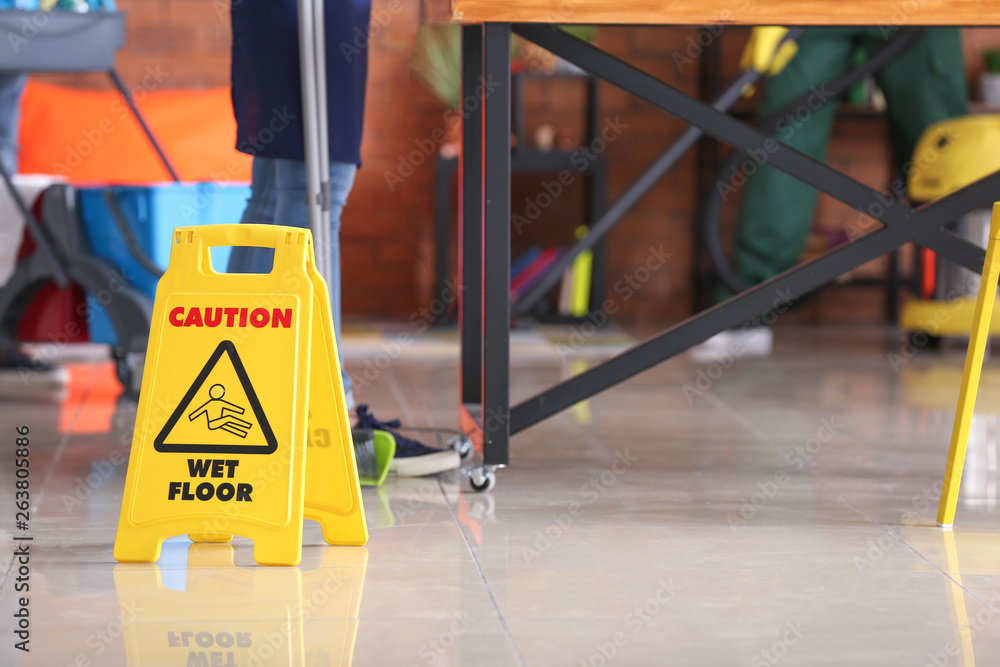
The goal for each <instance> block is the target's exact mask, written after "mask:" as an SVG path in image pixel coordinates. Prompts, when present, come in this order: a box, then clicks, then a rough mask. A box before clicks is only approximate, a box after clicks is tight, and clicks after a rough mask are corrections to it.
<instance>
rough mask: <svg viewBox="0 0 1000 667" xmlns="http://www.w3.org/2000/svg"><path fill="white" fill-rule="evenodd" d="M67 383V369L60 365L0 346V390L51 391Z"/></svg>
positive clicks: (13, 391) (15, 391)
mask: <svg viewBox="0 0 1000 667" xmlns="http://www.w3.org/2000/svg"><path fill="white" fill-rule="evenodd" d="M67 384H69V371H67V370H66V369H65V368H63V367H62V366H58V365H56V364H50V363H48V362H46V361H43V360H41V359H33V358H31V357H29V356H28V355H26V354H22V353H20V352H18V351H17V350H16V349H13V348H5V347H0V390H3V391H4V393H7V394H10V393H14V394H16V393H17V392H23V391H29V392H31V391H52V390H55V389H62V388H63V387H65V386H66V385H67Z"/></svg>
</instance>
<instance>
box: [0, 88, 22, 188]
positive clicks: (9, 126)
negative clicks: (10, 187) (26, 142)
mask: <svg viewBox="0 0 1000 667" xmlns="http://www.w3.org/2000/svg"><path fill="white" fill-rule="evenodd" d="M25 81H27V76H26V75H25V74H24V73H23V72H4V73H0V162H3V166H4V168H5V169H6V170H7V173H8V174H10V175H11V176H13V175H14V174H16V173H17V132H18V123H19V122H20V119H21V93H22V92H23V91H24V82H25Z"/></svg>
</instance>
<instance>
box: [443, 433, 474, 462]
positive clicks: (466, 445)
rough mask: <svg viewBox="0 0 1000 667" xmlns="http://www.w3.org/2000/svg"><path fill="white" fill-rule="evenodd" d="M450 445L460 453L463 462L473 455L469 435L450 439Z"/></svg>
mask: <svg viewBox="0 0 1000 667" xmlns="http://www.w3.org/2000/svg"><path fill="white" fill-rule="evenodd" d="M448 445H449V446H450V447H451V448H452V449H454V450H455V451H456V452H457V453H458V455H459V456H460V457H461V458H462V460H463V461H464V460H466V459H467V458H469V456H470V455H471V454H472V440H470V439H469V436H467V435H456V436H455V437H453V438H449V439H448Z"/></svg>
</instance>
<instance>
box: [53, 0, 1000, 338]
mask: <svg viewBox="0 0 1000 667" xmlns="http://www.w3.org/2000/svg"><path fill="white" fill-rule="evenodd" d="M119 5H120V6H121V8H122V9H123V10H124V11H125V12H127V13H128V40H127V44H126V47H125V48H124V49H123V50H122V52H121V53H120V54H119V58H118V63H119V67H120V70H121V72H122V75H123V77H124V78H125V80H126V81H127V82H129V83H132V84H135V83H138V81H139V80H141V78H142V76H143V72H144V70H145V68H146V67H147V66H150V65H152V66H156V65H159V66H161V67H162V68H163V69H165V70H166V71H167V72H169V77H168V79H167V82H166V83H165V85H168V86H171V87H210V86H225V85H228V82H229V39H230V38H229V17H228V0H119ZM388 7H390V5H389V0H375V2H374V9H375V11H376V15H378V16H381V17H382V19H381V20H378V21H376V22H375V24H374V25H373V29H372V36H371V49H370V62H369V68H370V69H369V71H370V78H369V87H368V111H367V115H366V130H365V140H364V146H363V155H362V159H363V160H364V167H363V169H362V170H361V171H360V172H359V175H358V179H357V182H356V184H355V187H354V191H353V192H352V194H351V198H350V200H349V203H348V207H347V210H346V212H345V214H344V229H343V232H342V243H343V258H344V259H343V262H344V275H345V277H344V310H345V312H346V313H347V314H348V315H364V316H391V317H399V318H406V317H408V316H409V314H411V313H413V312H417V311H418V309H419V308H420V307H421V306H423V305H426V304H427V303H428V302H429V301H430V299H431V291H432V277H433V276H432V265H433V260H434V252H433V245H432V241H433V185H434V169H433V165H432V163H431V160H430V159H427V160H425V161H423V163H422V164H419V165H416V166H414V169H413V173H412V175H410V176H409V177H407V178H406V179H404V181H403V182H402V183H395V184H393V185H392V186H391V187H390V185H389V184H388V183H387V181H386V176H385V174H386V172H395V171H397V169H398V167H399V164H400V160H404V161H405V160H407V159H408V158H407V157H406V156H408V155H410V154H411V153H412V152H413V151H414V150H418V149H419V143H418V142H423V143H424V144H425V145H426V142H427V140H428V139H430V140H431V141H434V137H435V136H436V135H435V131H436V130H440V129H442V128H444V127H445V125H446V123H445V120H444V116H443V109H442V108H441V107H440V106H439V105H438V104H437V102H436V100H435V99H434V98H433V97H432V96H431V95H430V94H429V93H428V92H427V91H426V90H425V89H424V88H423V87H422V86H421V85H419V84H418V83H416V82H415V81H414V80H413V79H412V78H411V76H410V73H409V68H408V59H409V55H410V52H411V49H412V46H413V41H414V35H415V31H416V27H417V25H418V21H419V11H420V10H419V4H418V3H416V2H405V3H402V4H393V5H392V7H394V8H397V9H398V10H399V11H396V12H395V13H393V12H390V11H388V10H387V8H388ZM379 10H382V11H381V13H379ZM696 34H697V33H696V31H695V30H693V29H688V28H649V27H647V28H633V27H626V28H602V29H601V30H600V32H599V36H598V42H599V44H600V45H601V46H603V47H604V48H606V49H608V50H609V51H610V52H611V53H613V54H615V55H617V56H619V57H621V58H623V59H625V60H627V61H628V62H630V63H632V64H635V65H637V66H638V67H641V68H642V69H644V70H645V71H647V72H649V73H650V74H653V75H655V76H658V77H660V78H662V79H664V80H665V81H667V82H669V83H671V84H672V85H675V86H677V87H679V88H680V89H681V90H684V91H687V92H691V93H694V92H695V90H696V81H697V72H698V70H697V67H698V63H697V62H694V63H685V64H684V66H683V67H681V68H678V66H677V64H676V63H675V60H674V57H673V56H674V54H675V53H684V52H685V49H687V48H689V46H690V44H691V41H690V40H691V39H692V38H693V37H694V36H695V35H696ZM745 34H746V32H745V30H743V29H731V30H730V31H729V32H728V33H727V34H726V35H725V37H724V38H723V39H722V42H721V43H722V44H723V47H724V53H725V57H726V61H727V63H729V68H731V67H733V66H734V65H735V60H736V59H737V58H738V53H739V51H740V49H741V47H742V41H743V39H744V35H745ZM987 44H994V45H996V44H1000V33H998V32H997V31H992V30H975V31H969V32H968V37H967V43H966V50H967V51H968V52H969V54H970V57H969V59H968V60H969V69H970V72H969V73H970V79H972V78H973V77H974V76H976V75H977V74H978V70H979V69H980V64H979V58H978V55H977V54H978V52H979V51H980V50H981V49H982V48H983V47H984V46H985V45H987ZM334 46H335V45H334ZM723 78H724V79H727V78H728V77H723ZM63 80H64V81H66V82H72V83H73V84H74V85H105V84H104V82H103V80H102V79H101V78H100V77H96V78H90V79H85V80H81V79H79V78H74V79H63ZM973 89H974V90H975V86H973ZM582 99H583V98H582V91H581V90H580V88H579V86H576V85H575V84H574V83H573V82H561V83H557V84H554V85H543V86H533V87H532V86H529V90H528V95H527V99H526V107H527V111H528V114H527V115H528V128H529V132H528V133H527V134H528V136H529V137H530V136H531V130H532V128H534V127H535V126H537V125H538V124H540V123H543V122H546V123H552V124H555V125H557V126H568V127H571V128H574V129H575V130H576V131H577V132H580V130H581V128H582V112H581V109H580V103H581V101H582ZM602 99H603V106H602V116H603V117H604V118H606V119H615V118H618V119H619V120H620V121H621V122H623V123H625V124H627V128H625V129H624V130H623V131H622V133H621V135H620V137H618V138H617V139H616V140H615V141H613V142H612V143H611V144H610V145H609V146H608V148H607V151H606V153H605V155H606V157H607V159H608V161H609V167H610V171H609V174H610V176H609V202H610V201H613V200H614V199H615V198H617V197H618V196H619V195H620V194H621V192H622V191H623V190H624V189H625V188H626V187H627V186H628V185H629V184H630V183H631V182H632V180H633V179H634V178H635V176H637V175H638V174H639V173H640V172H641V171H642V170H643V169H644V167H645V165H646V164H648V163H649V162H650V161H651V160H652V159H653V158H654V157H656V156H657V155H658V154H659V152H660V151H661V150H662V149H663V148H665V147H666V146H667V145H668V144H669V143H670V142H672V141H673V140H674V138H676V137H677V136H678V135H679V134H680V133H681V132H683V131H684V129H686V128H685V126H684V125H683V124H682V123H680V122H679V121H677V120H675V119H673V118H671V117H668V116H666V115H665V114H663V113H661V112H659V111H656V110H654V109H652V108H651V107H649V106H648V105H646V104H644V103H642V102H639V101H637V100H636V99H634V98H632V97H630V96H628V95H626V94H624V93H622V92H621V91H619V90H617V89H614V88H612V87H611V86H603V87H602ZM830 161H831V162H832V163H833V164H835V165H836V166H837V167H838V168H841V169H843V170H844V171H846V172H847V173H849V174H851V175H852V176H854V177H855V178H858V179H860V180H863V181H864V182H866V183H870V184H872V185H873V186H878V187H882V186H884V185H885V184H886V183H887V181H888V167H887V165H888V146H887V141H886V138H885V130H884V127H883V126H882V123H881V121H879V120H842V121H838V123H837V125H836V128H835V131H834V140H833V143H832V146H831V151H830ZM513 190H514V196H513V210H514V211H515V212H518V211H520V210H523V207H524V200H525V198H532V197H534V196H535V195H537V193H538V192H539V191H540V181H538V180H532V179H531V178H530V177H525V176H518V177H517V178H515V180H514V188H513ZM694 191H695V175H694V154H693V152H692V153H691V154H689V155H688V156H686V157H685V159H684V160H683V161H682V162H681V164H680V165H678V166H677V167H676V168H675V169H674V170H673V171H672V172H671V173H670V174H669V175H668V176H667V178H665V179H664V180H663V181H662V182H661V183H660V184H659V185H658V186H657V187H656V188H655V189H654V190H653V191H652V192H650V193H649V194H648V195H647V196H646V197H645V198H644V199H643V200H642V201H641V202H639V204H638V205H637V206H636V207H635V209H633V211H632V212H631V213H629V215H628V216H627V217H626V218H625V219H624V220H623V221H622V222H621V223H620V224H619V225H618V227H617V228H616V229H615V230H614V232H612V234H611V236H610V238H609V241H608V271H607V278H608V286H609V289H610V288H611V287H613V285H614V284H615V283H616V282H617V281H619V280H621V279H622V278H623V277H625V276H628V275H630V274H631V273H632V272H633V271H634V268H635V266H636V265H637V263H640V262H642V261H644V260H645V258H646V257H647V255H648V253H649V252H650V248H657V247H659V246H660V245H661V244H662V245H663V246H664V250H665V251H666V252H669V253H672V257H671V258H670V261H669V262H668V263H667V265H666V266H665V267H664V268H663V269H661V270H659V271H656V272H654V273H653V274H652V277H651V278H650V279H649V281H648V282H646V283H645V284H644V285H643V286H642V289H640V290H638V291H636V292H635V293H634V296H633V297H632V298H630V299H628V300H620V306H621V315H620V317H621V320H622V321H623V322H631V323H646V322H648V323H662V322H665V321H676V320H678V319H680V318H682V317H685V316H686V315H688V314H689V312H690V309H691V299H690V292H691V289H690V274H691V262H692V252H691V247H692V239H691V220H692V216H693V214H694V211H695V206H696V202H695V197H694ZM582 205H583V204H582V190H581V187H580V185H579V183H576V184H574V185H573V186H571V187H570V188H568V191H567V194H565V195H563V196H562V197H560V198H558V199H557V201H556V202H555V204H554V205H553V206H552V207H551V208H550V209H549V210H548V211H547V212H546V214H545V216H544V218H540V219H539V221H538V222H536V223H534V224H532V225H531V226H530V227H529V228H528V229H526V230H524V231H522V232H521V233H520V234H515V235H514V239H513V245H514V248H515V251H516V250H517V249H519V248H522V247H524V246H525V245H527V244H529V243H531V242H542V243H556V242H558V241H559V239H561V238H565V237H566V234H568V233H571V231H572V229H573V227H574V226H575V225H576V224H577V221H578V220H580V217H581V215H582ZM727 217H728V218H731V217H732V216H731V213H728V214H727ZM854 217H856V214H854V213H852V212H851V211H850V210H848V209H846V208H845V207H843V206H841V205H839V204H836V203H834V202H832V201H830V200H829V199H828V198H823V199H822V201H821V204H820V215H819V220H818V221H817V225H818V227H819V228H822V229H837V228H841V227H842V226H843V225H844V224H845V223H846V222H847V221H849V220H851V219H853V218H854ZM875 270H876V272H877V267H876V269H875ZM880 298H881V295H880V294H879V293H878V292H873V291H866V290H849V291H841V292H836V293H835V294H834V293H831V296H829V297H824V299H822V300H820V302H819V303H818V305H816V304H814V305H812V306H810V307H809V309H808V310H807V312H806V315H804V316H806V317H809V318H813V319H815V318H824V319H825V318H828V317H837V318H840V317H844V316H850V317H852V318H853V319H859V318H860V319H863V320H869V321H878V319H879V317H880V307H881V306H880Z"/></svg>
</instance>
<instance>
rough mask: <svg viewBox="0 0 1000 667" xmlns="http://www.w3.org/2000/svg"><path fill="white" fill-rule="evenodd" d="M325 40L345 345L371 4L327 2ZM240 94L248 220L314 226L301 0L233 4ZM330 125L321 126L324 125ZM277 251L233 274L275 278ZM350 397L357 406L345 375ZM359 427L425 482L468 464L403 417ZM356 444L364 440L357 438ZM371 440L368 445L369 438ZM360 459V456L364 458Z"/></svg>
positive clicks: (237, 266) (334, 253)
mask: <svg viewBox="0 0 1000 667" xmlns="http://www.w3.org/2000/svg"><path fill="white" fill-rule="evenodd" d="M323 3H324V5H323V10H324V18H325V26H324V32H325V36H326V40H325V41H326V77H327V82H326V83H327V91H326V93H327V114H328V115H327V118H326V119H325V120H326V122H327V125H328V128H329V152H330V165H329V169H330V187H331V190H332V192H331V194H332V199H333V208H332V210H331V211H330V238H331V244H332V245H331V248H330V250H331V253H330V254H331V264H332V267H333V268H332V271H331V274H330V275H329V276H326V278H327V283H328V286H329V288H330V307H331V310H332V311H333V325H334V329H335V334H336V337H337V350H338V354H340V358H341V359H343V354H342V353H341V349H342V348H341V346H340V322H341V319H340V292H341V280H340V216H341V212H342V211H343V209H344V206H346V205H347V200H348V195H349V194H350V191H351V187H352V185H353V184H354V176H355V173H356V172H357V169H358V167H359V166H360V165H361V131H362V123H363V120H364V109H365V83H366V79H367V75H368V42H369V39H368V37H369V31H368V22H369V17H370V14H371V0H323ZM230 7H231V12H230V14H231V17H232V28H233V59H232V83H233V86H232V97H233V112H234V114H235V116H236V149H237V150H239V151H241V152H243V153H247V154H249V155H252V156H253V169H252V176H251V178H252V181H251V185H250V190H251V194H250V198H249V199H248V200H247V207H246V210H244V212H243V217H242V220H241V222H243V223H247V224H251V223H252V224H268V225H273V224H279V225H291V226H295V227H303V228H304V227H308V225H309V222H308V213H307V206H306V164H305V146H304V139H303V123H302V120H303V119H302V116H303V114H302V88H301V79H300V73H299V38H298V2H297V0H233V1H232V4H231V6H230ZM322 120H323V119H321V121H322ZM273 253H274V251H273V250H270V249H264V248H247V247H237V248H234V249H233V251H232V254H231V255H230V259H229V266H228V268H227V270H228V271H229V272H230V273H263V272H267V271H270V269H271V262H272V256H273ZM342 372H343V376H344V392H345V398H346V400H347V404H348V407H349V408H350V407H352V406H353V405H354V396H353V391H352V388H351V379H350V377H349V376H348V375H347V373H346V372H344V371H342ZM357 416H358V423H357V424H356V425H355V428H361V429H366V430H375V429H377V430H383V431H387V432H389V433H391V434H392V435H393V436H394V437H395V440H396V454H395V458H394V459H393V461H392V463H391V464H390V468H389V469H390V471H395V472H396V474H398V475H400V476H412V477H416V476H422V475H428V474H433V473H437V472H442V471H444V470H451V469H454V468H457V467H458V466H459V464H460V462H461V461H460V458H459V456H458V454H457V453H456V452H454V451H453V450H450V449H449V450H441V449H434V448H431V447H425V446H424V445H422V444H421V443H419V442H417V441H416V440H411V439H410V438H407V437H405V436H403V435H402V434H400V433H397V432H395V431H393V430H391V429H393V428H397V427H398V422H397V421H395V420H390V421H385V422H383V421H380V420H378V419H376V418H375V417H374V415H373V414H372V413H371V412H370V411H369V410H368V406H366V405H358V406H357ZM355 441H356V445H357V443H358V442H363V441H365V439H364V438H355ZM368 441H370V439H368ZM359 459H360V457H359Z"/></svg>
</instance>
